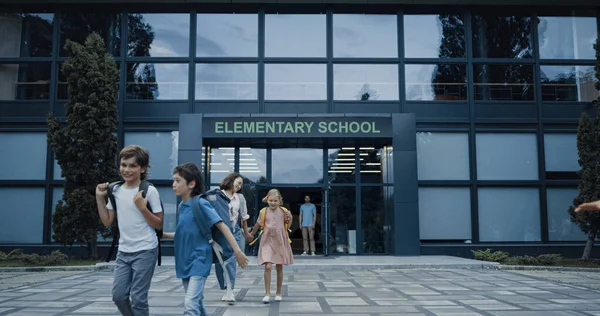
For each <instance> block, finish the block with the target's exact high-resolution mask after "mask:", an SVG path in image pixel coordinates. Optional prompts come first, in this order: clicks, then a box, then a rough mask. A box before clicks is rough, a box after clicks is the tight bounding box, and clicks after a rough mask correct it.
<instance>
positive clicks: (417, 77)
mask: <svg viewBox="0 0 600 316" xmlns="http://www.w3.org/2000/svg"><path fill="white" fill-rule="evenodd" d="M404 67H405V69H406V79H407V81H406V85H405V89H406V99H407V100H420V101H431V100H467V65H464V64H437V65H435V64H434V65H406V66H404Z"/></svg>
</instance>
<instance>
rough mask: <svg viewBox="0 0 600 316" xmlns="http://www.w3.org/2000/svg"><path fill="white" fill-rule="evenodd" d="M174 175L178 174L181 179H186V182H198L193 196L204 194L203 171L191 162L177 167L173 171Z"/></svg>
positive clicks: (193, 190)
mask: <svg viewBox="0 0 600 316" xmlns="http://www.w3.org/2000/svg"><path fill="white" fill-rule="evenodd" d="M173 174H178V175H179V176H180V177H182V178H183V179H185V182H187V183H190V182H192V181H195V182H196V185H195V186H194V189H192V194H191V195H192V196H196V195H199V194H201V193H202V192H204V183H203V182H202V171H200V169H199V168H198V166H196V164H193V163H191V162H186V163H184V164H181V165H179V166H177V167H175V170H173Z"/></svg>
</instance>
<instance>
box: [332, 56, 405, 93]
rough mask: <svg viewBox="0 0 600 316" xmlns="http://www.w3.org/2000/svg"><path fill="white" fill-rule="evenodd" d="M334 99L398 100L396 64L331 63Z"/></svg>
mask: <svg viewBox="0 0 600 316" xmlns="http://www.w3.org/2000/svg"><path fill="white" fill-rule="evenodd" d="M333 80H334V88H333V90H334V93H335V96H334V99H335V100H358V101H367V100H371V101H372V100H398V98H399V96H398V65H333Z"/></svg>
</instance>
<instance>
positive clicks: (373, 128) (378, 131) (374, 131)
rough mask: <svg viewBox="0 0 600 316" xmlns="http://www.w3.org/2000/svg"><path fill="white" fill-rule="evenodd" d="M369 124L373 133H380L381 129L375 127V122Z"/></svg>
mask: <svg viewBox="0 0 600 316" xmlns="http://www.w3.org/2000/svg"><path fill="white" fill-rule="evenodd" d="M371 125H372V127H371V130H372V131H373V133H375V134H379V133H381V131H380V130H378V129H377V128H376V127H375V122H371Z"/></svg>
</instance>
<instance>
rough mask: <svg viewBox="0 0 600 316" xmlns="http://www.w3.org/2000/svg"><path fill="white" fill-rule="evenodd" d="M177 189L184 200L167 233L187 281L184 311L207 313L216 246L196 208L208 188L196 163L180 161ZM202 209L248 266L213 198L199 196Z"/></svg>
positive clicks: (179, 272)
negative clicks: (203, 229)
mask: <svg viewBox="0 0 600 316" xmlns="http://www.w3.org/2000/svg"><path fill="white" fill-rule="evenodd" d="M173 191H175V195H177V196H180V197H181V198H182V200H183V203H182V204H181V207H180V209H179V218H178V219H177V228H176V230H175V232H174V233H166V232H165V233H164V234H163V237H165V238H173V239H174V246H175V247H174V254H175V273H176V275H177V277H178V278H180V279H181V281H182V282H183V289H184V291H185V300H184V312H183V315H184V316H186V315H189V316H207V315H208V313H207V312H206V308H205V307H204V304H203V302H202V299H203V298H204V285H205V283H206V278H207V277H208V275H209V274H210V270H211V266H212V263H213V257H212V256H213V251H212V247H211V245H210V244H209V242H208V239H206V238H205V237H204V236H203V235H202V234H201V233H200V229H199V227H198V225H197V224H196V221H195V219H194V213H193V211H192V202H193V201H195V200H194V199H193V197H194V196H196V195H199V194H201V193H202V192H203V191H204V185H203V184H202V173H201V171H200V170H199V169H198V167H197V166H196V165H195V164H193V163H185V164H183V165H179V166H177V167H176V168H175V170H174V171H173ZM196 201H197V203H199V204H200V210H201V211H202V212H204V213H205V217H206V218H207V219H208V221H209V225H210V226H211V227H212V226H213V225H215V226H216V227H217V228H218V229H219V230H220V231H221V233H223V235H224V236H225V238H227V242H228V243H229V244H230V245H231V247H232V248H233V251H234V254H235V257H236V260H237V263H238V264H239V265H240V267H242V269H244V268H246V265H247V264H248V258H246V255H244V253H243V252H242V250H241V249H240V247H239V246H238V244H237V242H236V240H235V238H234V237H233V234H232V233H231V230H229V228H228V227H227V225H225V223H223V222H222V221H221V218H220V217H219V216H218V215H217V212H216V211H215V209H214V208H213V207H212V206H211V205H210V202H208V201H206V200H205V199H198V200H196Z"/></svg>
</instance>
